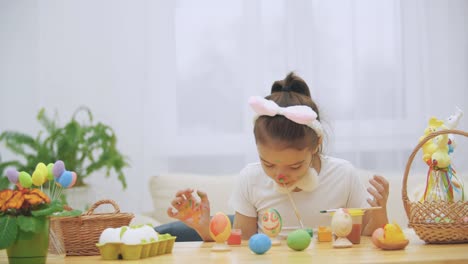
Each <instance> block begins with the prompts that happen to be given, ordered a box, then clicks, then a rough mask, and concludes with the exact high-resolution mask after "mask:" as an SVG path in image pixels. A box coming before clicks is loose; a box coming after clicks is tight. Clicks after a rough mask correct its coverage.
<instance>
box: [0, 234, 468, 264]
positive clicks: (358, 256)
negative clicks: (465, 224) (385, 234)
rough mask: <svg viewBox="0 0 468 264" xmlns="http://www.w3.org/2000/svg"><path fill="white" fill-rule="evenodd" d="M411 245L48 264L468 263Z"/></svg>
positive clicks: (207, 250)
mask: <svg viewBox="0 0 468 264" xmlns="http://www.w3.org/2000/svg"><path fill="white" fill-rule="evenodd" d="M407 235H408V238H409V239H410V244H409V245H408V246H407V247H406V249H405V250H398V251H385V250H380V249H377V248H375V247H374V245H373V244H372V242H371V241H370V237H362V238H361V244H359V245H354V246H353V247H352V248H346V249H335V248H333V247H332V244H331V242H317V241H316V240H315V239H314V240H313V242H312V243H311V245H310V246H309V248H307V249H306V250H304V251H293V250H291V249H289V248H288V246H287V245H286V241H282V244H281V245H280V246H274V247H272V248H271V249H270V250H269V251H268V252H267V253H265V254H264V255H256V254H254V253H252V252H251V251H250V249H249V248H248V246H247V241H243V242H242V245H240V246H232V247H231V249H232V250H231V251H229V252H212V251H211V247H212V246H213V243H203V242H177V243H175V246H174V249H173V252H172V254H166V255H160V256H156V257H151V258H145V259H141V260H138V261H126V260H115V261H104V260H102V259H101V257H100V256H83V257H72V256H67V257H59V256H52V255H50V256H49V257H48V260H47V263H48V264H55V263H76V264H78V263H101V264H107V263H108V264H113V263H115V264H117V263H118V264H125V263H183V264H195V263H468V244H448V245H434V244H425V243H424V241H421V240H419V238H418V237H417V236H416V235H414V233H412V232H411V233H407ZM7 262H8V260H7V256H6V253H5V250H2V251H0V263H7Z"/></svg>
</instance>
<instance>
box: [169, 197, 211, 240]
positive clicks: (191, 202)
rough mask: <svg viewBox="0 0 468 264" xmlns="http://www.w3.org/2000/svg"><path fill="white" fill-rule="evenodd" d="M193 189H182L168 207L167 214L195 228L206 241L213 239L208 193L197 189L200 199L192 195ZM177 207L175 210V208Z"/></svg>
mask: <svg viewBox="0 0 468 264" xmlns="http://www.w3.org/2000/svg"><path fill="white" fill-rule="evenodd" d="M192 193H193V189H185V190H180V191H178V192H177V193H176V195H175V198H174V199H173V200H172V202H171V205H172V207H169V208H167V215H168V216H169V217H172V218H175V219H177V220H180V221H182V222H183V223H185V224H186V225H187V226H189V227H191V228H193V229H195V230H196V231H197V232H198V234H199V235H200V236H201V238H202V239H203V240H204V241H209V240H211V237H210V233H209V224H210V202H209V200H208V196H207V195H206V193H204V192H202V191H197V195H198V196H199V197H200V199H198V198H196V197H195V196H193V195H192ZM174 209H175V210H174Z"/></svg>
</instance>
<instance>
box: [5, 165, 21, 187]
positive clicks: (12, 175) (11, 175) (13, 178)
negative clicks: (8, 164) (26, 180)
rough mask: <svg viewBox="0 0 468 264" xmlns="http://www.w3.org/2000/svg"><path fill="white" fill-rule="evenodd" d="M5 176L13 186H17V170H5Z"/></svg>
mask: <svg viewBox="0 0 468 264" xmlns="http://www.w3.org/2000/svg"><path fill="white" fill-rule="evenodd" d="M6 176H7V178H8V180H9V181H10V182H11V183H13V184H17V183H18V177H19V172H18V171H17V170H14V169H7V170H6Z"/></svg>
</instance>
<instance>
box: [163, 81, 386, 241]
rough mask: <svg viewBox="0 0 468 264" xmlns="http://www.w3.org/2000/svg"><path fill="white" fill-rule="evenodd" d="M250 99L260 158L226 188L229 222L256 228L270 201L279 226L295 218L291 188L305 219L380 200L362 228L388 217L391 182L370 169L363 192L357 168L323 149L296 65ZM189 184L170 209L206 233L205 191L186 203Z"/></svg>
mask: <svg viewBox="0 0 468 264" xmlns="http://www.w3.org/2000/svg"><path fill="white" fill-rule="evenodd" d="M249 104H250V106H251V107H252V109H253V110H254V111H255V112H256V114H257V118H256V120H255V125H254V135H255V141H256V144H257V150H258V154H259V159H260V162H258V163H252V164H248V165H247V166H246V167H245V168H244V169H243V170H242V171H241V173H240V177H239V180H238V184H237V185H236V186H235V187H234V189H233V193H232V194H231V199H230V201H229V202H230V205H231V206H232V207H233V208H234V210H235V212H236V213H235V217H234V224H233V228H239V229H241V230H242V238H243V239H249V238H250V237H251V236H252V235H254V234H256V233H258V232H261V219H259V215H261V214H262V213H263V212H264V211H265V210H267V209H269V208H274V209H276V210H277V211H278V212H279V213H280V215H281V217H282V221H283V226H285V227H286V226H299V221H298V219H297V217H296V214H295V211H294V207H293V206H292V204H291V202H290V200H289V198H288V194H287V193H288V192H290V194H291V196H292V198H293V200H294V202H295V204H296V206H297V208H298V211H299V214H300V215H301V218H302V221H303V224H304V226H305V227H309V228H312V227H317V226H319V225H325V226H327V225H328V226H329V225H330V220H331V217H330V216H327V215H323V214H320V211H321V210H325V209H330V208H354V207H369V205H370V206H381V207H382V209H380V210H372V211H366V213H365V215H364V217H363V222H362V227H363V228H362V234H363V235H371V234H372V232H373V231H374V230H375V229H376V228H378V227H382V226H384V225H385V224H386V223H388V219H387V211H386V204H387V198H388V194H389V185H388V182H387V180H386V179H385V178H384V177H382V176H374V177H373V178H372V179H370V180H369V182H370V185H371V186H372V187H369V188H368V189H367V192H368V193H369V194H370V195H371V196H372V197H373V198H372V199H370V198H369V196H368V195H367V194H366V190H365V187H364V185H363V184H361V182H360V179H359V175H358V171H357V170H356V169H355V168H354V167H353V166H352V165H351V164H350V163H349V162H347V161H345V160H341V159H337V158H333V157H329V156H325V155H323V154H322V153H321V150H322V142H323V130H322V125H321V123H320V116H319V110H318V108H317V105H316V104H315V103H314V101H313V100H312V98H311V96H310V91H309V87H308V86H307V84H306V83H305V82H304V81H303V80H302V79H301V78H300V77H298V76H296V75H295V74H294V73H290V74H289V75H288V76H287V77H286V78H285V79H284V80H281V81H276V82H274V83H273V86H272V88H271V95H269V96H267V97H266V98H261V97H251V98H250V100H249ZM192 193H193V190H192V189H185V190H181V191H179V192H177V193H176V196H175V198H174V199H173V201H172V206H173V208H175V209H176V210H175V211H174V210H173V208H172V207H171V208H168V211H167V213H168V215H169V216H170V217H173V218H176V219H179V220H181V221H182V222H184V223H185V224H187V225H188V226H190V227H192V228H193V229H195V230H196V231H197V233H198V234H199V235H200V237H201V238H202V239H203V240H204V241H212V238H211V237H210V235H209V221H210V206H209V201H208V197H207V195H206V193H204V192H202V191H200V190H199V191H197V194H198V196H199V197H200V198H201V199H200V200H201V201H200V206H198V207H196V208H194V207H190V208H188V207H187V204H188V203H189V202H190V203H192V201H193V199H194V197H193V196H192Z"/></svg>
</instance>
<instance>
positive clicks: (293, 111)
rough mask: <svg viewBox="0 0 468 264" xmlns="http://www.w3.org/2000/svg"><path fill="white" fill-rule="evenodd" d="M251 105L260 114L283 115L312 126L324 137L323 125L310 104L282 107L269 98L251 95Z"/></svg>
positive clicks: (295, 121)
mask: <svg viewBox="0 0 468 264" xmlns="http://www.w3.org/2000/svg"><path fill="white" fill-rule="evenodd" d="M249 105H250V107H252V109H253V110H254V111H255V113H257V115H259V116H262V115H267V116H275V115H282V116H284V117H286V118H287V119H289V120H291V121H293V122H294V123H298V124H301V125H306V126H308V127H310V128H312V129H313V130H314V131H315V133H317V135H318V136H319V137H323V130H322V125H321V124H320V122H319V121H318V120H317V113H315V111H314V110H312V108H310V107H308V106H305V105H294V106H288V107H281V106H279V105H277V104H276V103H275V102H274V101H271V100H267V99H265V98H263V97H261V96H252V97H250V98H249Z"/></svg>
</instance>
